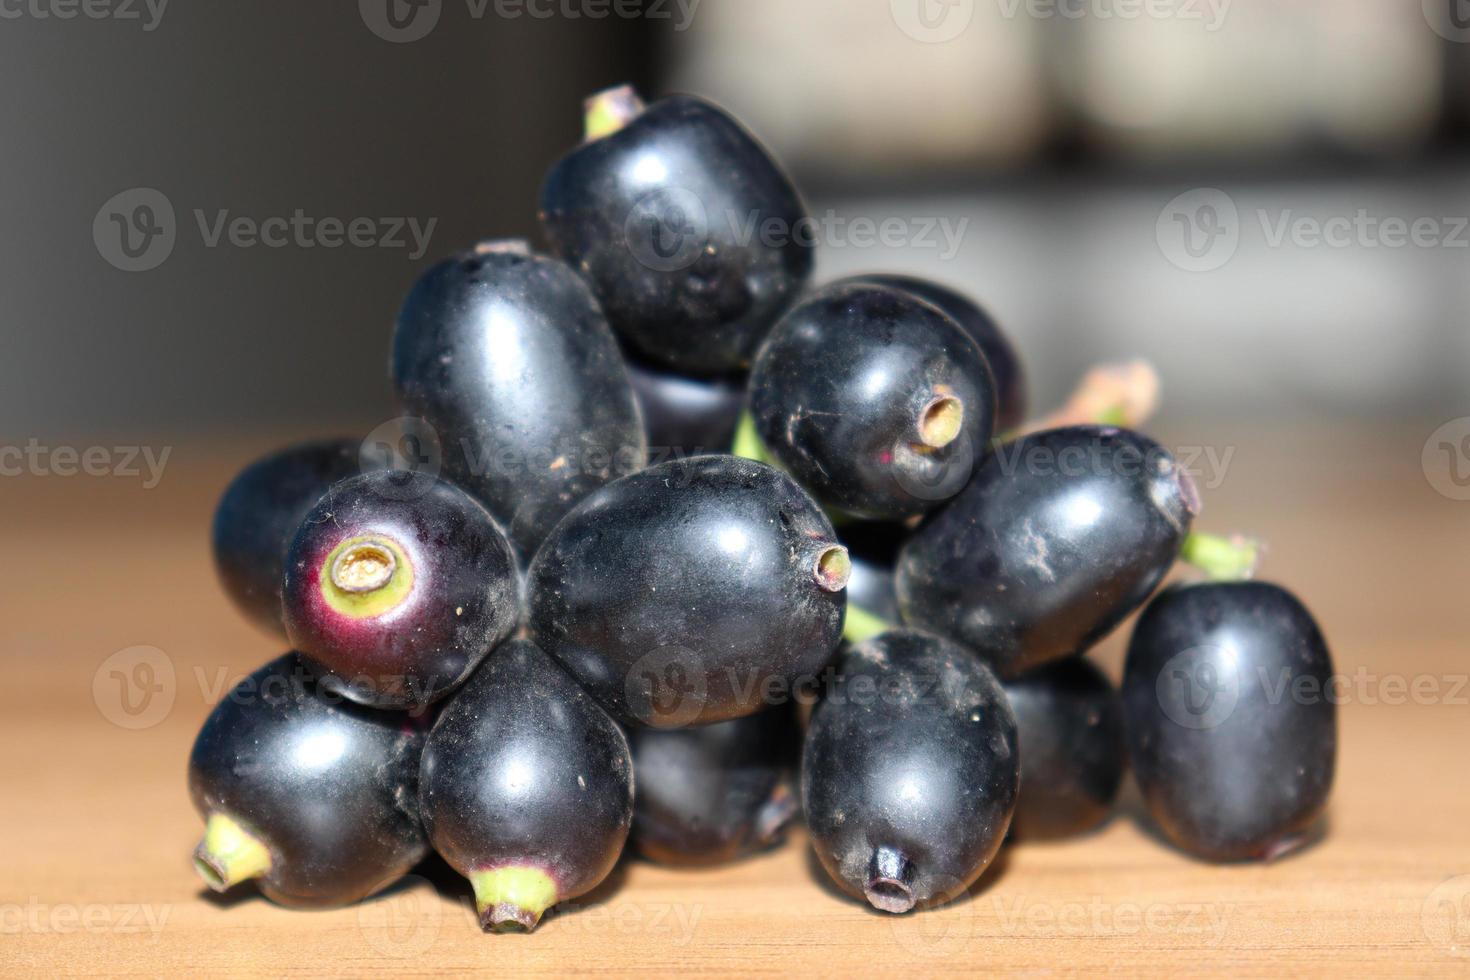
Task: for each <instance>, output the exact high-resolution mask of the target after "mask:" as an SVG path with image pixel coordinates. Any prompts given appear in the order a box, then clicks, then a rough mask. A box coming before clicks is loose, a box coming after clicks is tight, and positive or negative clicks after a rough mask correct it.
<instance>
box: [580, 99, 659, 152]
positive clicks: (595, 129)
mask: <svg viewBox="0 0 1470 980" xmlns="http://www.w3.org/2000/svg"><path fill="white" fill-rule="evenodd" d="M645 108H647V106H645V105H644V103H643V100H642V99H641V98H639V97H638V93H637V91H635V90H634V88H633V86H631V85H619V86H617V87H616V88H610V89H604V90H603V91H601V92H598V93H597V94H596V95H593V96H592V97H591V98H589V99H588V100H587V101H586V103H585V105H584V114H583V122H584V125H585V132H586V140H587V142H588V143H591V142H593V141H595V140H600V139H603V138H604V137H607V136H611V135H612V134H613V133H616V132H617V131H618V130H620V129H622V128H623V127H624V126H627V125H628V123H630V122H632V121H633V120H634V119H637V118H638V117H639V116H641V115H643V110H644V109H645Z"/></svg>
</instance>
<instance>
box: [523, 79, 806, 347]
mask: <svg viewBox="0 0 1470 980" xmlns="http://www.w3.org/2000/svg"><path fill="white" fill-rule="evenodd" d="M588 110H589V114H588V139H587V142H585V143H584V144H583V145H582V146H581V147H580V148H578V149H577V150H574V151H573V152H572V153H571V154H569V155H568V156H566V157H565V158H563V159H562V160H561V161H560V162H558V163H557V164H556V166H555V167H553V168H552V170H551V173H550V175H548V177H547V179H546V185H545V187H544V188H543V189H542V192H541V220H542V222H543V224H544V225H545V228H546V233H547V235H548V237H549V238H550V240H551V242H552V244H553V247H554V250H555V251H556V253H557V254H558V255H560V256H561V257H562V258H564V259H565V260H566V261H567V262H569V263H571V264H572V265H574V266H576V267H577V268H579V269H581V270H582V272H583V273H585V274H586V276H587V277H588V279H589V280H590V281H591V283H592V287H593V289H594V290H595V291H596V293H597V297H598V299H599V300H601V301H602V306H603V308H604V309H605V310H606V311H607V315H608V319H609V320H611V321H612V324H613V326H614V327H615V328H616V329H617V330H618V332H619V333H621V334H622V335H623V337H625V338H626V339H627V340H628V342H629V343H630V344H632V345H633V347H635V348H636V349H637V350H638V351H639V352H640V353H641V354H643V355H644V356H646V357H649V358H651V359H653V360H654V361H656V362H657V363H659V364H663V365H666V366H668V367H670V368H674V369H676V370H679V371H682V372H688V373H693V374H723V373H727V372H731V371H739V370H743V369H744V368H746V367H748V366H749V364H750V359H751V357H752V356H753V355H754V354H755V349H756V347H757V345H759V344H760V342H761V338H762V337H764V336H765V334H766V331H767V330H769V329H770V327H771V324H773V323H775V322H776V319H777V318H778V317H780V315H781V314H782V313H783V312H784V311H785V310H786V308H787V307H788V306H790V305H791V303H792V301H793V300H794V299H795V298H796V295H797V294H798V293H799V292H800V290H801V289H802V286H803V284H804V283H805V282H806V280H807V278H808V277H809V276H810V274H811V269H812V255H813V250H814V249H813V246H814V244H815V242H814V240H813V239H814V236H813V235H812V230H811V228H810V227H808V219H807V216H806V212H805V210H804V209H803V207H802V203H801V200H800V199H799V198H798V197H797V194H796V191H795V189H794V188H793V187H792V186H791V182H790V181H789V180H788V179H787V178H786V175H785V174H783V173H782V172H781V170H780V168H779V167H778V166H777V165H776V164H775V162H774V161H772V160H771V158H770V157H769V156H768V155H767V154H766V151H765V150H764V149H762V148H761V146H760V145H759V144H758V143H756V141H755V140H754V139H752V138H751V136H750V135H749V134H748V133H747V132H746V131H745V130H744V129H742V128H741V127H740V125H739V124H738V123H737V122H735V120H734V119H732V118H730V116H728V115H727V114H725V113H724V112H723V111H721V110H720V109H718V108H716V107H715V106H713V105H710V104H709V103H708V102H705V101H704V100H702V99H697V98H693V97H692V96H686V95H678V96H673V97H670V98H667V99H663V100H661V101H658V102H655V103H653V104H652V105H649V106H646V107H645V106H644V105H643V104H642V103H641V102H640V101H639V100H638V97H637V96H636V95H635V94H633V93H632V91H631V90H630V89H615V90H612V91H610V92H605V93H602V94H601V95H598V96H594V97H593V98H592V99H590V100H589V101H588Z"/></svg>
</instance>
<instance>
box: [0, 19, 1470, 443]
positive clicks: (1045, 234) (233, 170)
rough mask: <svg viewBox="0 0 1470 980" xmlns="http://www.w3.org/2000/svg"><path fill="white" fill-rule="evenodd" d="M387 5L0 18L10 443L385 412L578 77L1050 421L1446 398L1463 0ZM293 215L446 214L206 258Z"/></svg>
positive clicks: (1292, 411)
mask: <svg viewBox="0 0 1470 980" xmlns="http://www.w3.org/2000/svg"><path fill="white" fill-rule="evenodd" d="M374 2H377V3H379V4H380V5H381V4H382V3H388V4H396V5H403V4H405V2H406V0H362V2H361V3H360V4H358V5H357V8H358V9H356V10H354V9H352V8H353V5H351V4H343V5H330V6H331V8H332V9H328V5H306V4H288V3H283V2H275V3H264V4H259V5H256V4H252V5H248V6H239V7H229V6H226V5H191V6H190V7H185V6H183V5H180V6H179V7H178V8H172V7H168V8H167V9H166V10H165V11H164V12H163V14H162V16H161V17H160V18H158V22H157V23H156V24H155V27H154V29H152V30H148V29H145V27H144V26H143V25H133V24H127V23H123V22H115V21H103V20H96V21H90V22H89V21H85V20H83V19H78V20H61V19H57V18H55V17H41V16H36V15H35V14H34V10H32V14H31V15H29V16H24V17H20V18H7V19H6V20H5V21H3V22H0V81H3V82H4V85H5V90H6V91H7V92H8V93H9V97H8V98H7V99H6V100H0V127H3V132H4V133H5V134H6V136H5V142H4V146H5V149H4V151H3V153H0V178H3V181H0V186H3V188H4V189H3V190H0V209H3V210H0V214H3V216H4V220H5V228H6V231H5V233H4V234H3V236H0V268H3V269H4V270H5V271H4V273H3V275H4V280H5V288H4V290H3V293H0V313H3V315H4V321H3V322H4V324H5V331H6V340H7V344H6V350H5V355H4V356H3V357H0V435H3V436H5V437H6V438H7V439H16V438H20V437H31V436H36V435H40V436H43V437H44V436H48V435H70V434H74V433H77V432H92V431H97V432H101V431H106V432H146V433H149V434H150V435H151V434H153V433H158V434H159V435H163V436H169V437H172V436H174V435H175V434H177V435H179V436H180V437H183V436H184V435H186V434H189V433H197V432H201V431H202V432H205V433H209V432H217V431H236V430H241V429H251V430H256V429H271V430H276V431H288V432H307V431H311V432H315V431H325V430H330V429H333V428H339V427H342V426H345V425H359V424H361V423H372V422H376V421H380V420H381V419H383V418H387V417H390V415H389V414H388V413H391V412H392V406H391V403H390V401H389V398H388V387H387V382H386V378H385V371H384V365H385V361H386V345H387V339H388V334H389V330H390V325H391V321H392V318H393V316H394V314H395V312H396V310H397V306H398V303H399V301H400V300H401V297H402V295H403V293H404V292H405V291H406V290H407V288H408V286H409V285H410V284H411V282H412V281H413V278H414V276H415V275H416V274H417V272H418V271H420V270H421V269H422V268H423V267H424V266H425V265H426V264H427V263H428V262H430V261H432V260H433V259H434V258H435V257H436V256H437V255H441V254H444V253H447V252H450V251H453V250H455V249H457V248H460V247H463V246H465V245H467V244H469V243H471V242H473V241H475V240H477V239H481V238H487V237H506V236H515V235H522V236H532V237H535V236H536V233H537V230H536V225H535V208H536V194H537V190H538V188H539V183H540V179H541V175H542V174H543V173H544V172H545V170H546V168H547V167H548V166H549V165H550V164H551V162H552V161H553V160H554V159H555V158H556V157H557V156H559V155H560V154H561V153H562V152H564V151H565V150H566V149H567V148H569V147H570V145H571V144H572V143H574V142H575V140H576V139H577V138H578V130H579V112H580V99H581V97H582V96H583V95H585V94H587V93H589V92H591V91H593V90H596V89H598V88H602V87H605V86H607V85H611V84H615V83H617V82H621V81H625V80H631V81H633V82H635V83H636V84H638V85H639V86H640V87H641V88H642V89H644V90H645V91H646V92H648V93H650V94H652V95H655V96H656V95H658V94H662V93H665V92H669V91H690V92H695V93H698V94H701V95H704V96H707V97H708V98H710V99H712V100H714V101H716V102H718V103H720V104H722V105H724V106H726V107H727V108H729V109H730V110H732V111H733V112H734V113H736V114H737V115H738V116H739V117H740V118H741V119H742V120H743V121H744V122H745V123H746V125H747V126H748V127H749V128H750V129H752V130H753V131H754V132H755V133H756V134H757V135H758V136H759V137H760V138H761V139H762V140H763V141H765V142H766V143H767V144H768V145H769V146H770V147H772V148H773V150H774V151H775V152H776V154H777V156H778V157H779V158H780V159H781V160H782V161H783V162H785V163H786V164H787V166H788V167H789V168H790V169H791V170H792V171H793V173H794V174H795V175H796V177H797V178H798V181H799V183H800V184H801V186H802V187H803V189H804V191H805V194H806V197H807V203H808V205H809V207H810V210H811V213H812V215H813V216H814V218H815V219H816V221H817V225H818V227H819V228H820V236H819V240H820V242H821V257H820V265H819V276H820V278H821V279H829V278H835V277H837V276H841V275H844V274H847V273H850V272H858V271H867V270H894V271H900V272H908V273H913V274H918V275H926V276H931V277H933V278H935V279H939V280H942V281H944V282H947V283H950V284H953V285H956V286H959V287H962V288H964V289H965V290H967V291H969V292H971V293H972V294H973V295H974V296H976V297H977V298H978V299H980V300H981V301H982V302H984V303H985V304H986V305H987V306H988V307H989V308H990V309H991V310H992V312H994V313H995V314H996V316H997V317H998V318H999V320H1000V321H1001V322H1002V324H1003V325H1004V326H1005V327H1006V328H1007V329H1008V330H1009V331H1010V332H1011V333H1012V334H1013V336H1014V337H1015V338H1016V340H1017V342H1018V344H1019V346H1020V347H1021V348H1022V351H1023V354H1024V356H1025V358H1026V360H1027V362H1028V366H1029V368H1030V371H1031V373H1032V375H1033V379H1034V391H1035V393H1036V396H1037V400H1038V401H1039V402H1041V403H1043V404H1044V403H1048V402H1055V401H1058V400H1060V399H1061V398H1062V397H1064V395H1065V393H1066V392H1067V390H1068V388H1069V387H1070V385H1071V384H1072V383H1073V381H1074V380H1075V379H1076V378H1077V377H1078V376H1079V375H1080V374H1081V373H1082V372H1083V371H1084V370H1085V369H1086V368H1087V367H1088V366H1089V365H1090V364H1092V363H1094V362H1097V361H1101V360H1116V359H1122V358H1131V357H1135V356H1145V357H1148V358H1150V359H1152V360H1153V361H1154V362H1155V363H1156V364H1157V365H1158V367H1159V369H1160V371H1161V373H1162V375H1163V378H1164V383H1165V406H1166V411H1167V412H1169V413H1170V414H1171V415H1172V416H1174V417H1175V418H1182V419H1189V418H1197V417H1207V418H1221V419H1232V418H1237V417H1249V418H1255V419H1264V420H1266V421H1268V422H1270V421H1275V420H1281V419H1293V418H1301V419H1317V420H1326V421H1328V422H1333V421H1347V422H1351V421H1353V420H1360V419H1369V418H1382V419H1399V420H1402V419H1412V420H1432V421H1434V422H1435V424H1437V423H1438V422H1439V421H1443V420H1444V419H1445V418H1449V417H1451V416H1454V415H1460V414H1463V413H1464V408H1463V405H1464V404H1465V394H1466V389H1467V382H1470V331H1467V329H1466V324H1467V323H1470V276H1467V274H1466V273H1467V259H1470V227H1467V226H1470V170H1467V168H1466V166H1465V164H1466V162H1467V159H1470V154H1467V150H1470V44H1467V42H1470V3H1466V2H1465V0H1443V2H1441V0H1423V2H1422V3H1421V2H1418V0H1399V2H1393V3H1389V2H1384V0H420V3H419V4H418V6H424V3H427V4H428V6H429V7H430V8H432V9H433V10H434V11H436V12H437V13H436V16H437V20H436V21H435V24H434V26H433V27H432V29H431V30H430V31H428V32H427V33H425V34H423V35H422V36H415V37H412V38H404V37H402V36H400V37H396V38H385V37H384V36H383V35H382V32H381V31H380V30H378V29H375V26H374V25H375V21H374V16H375V15H372V14H371V9H370V8H371V5H372V4H373V3H374ZM17 9H21V8H17ZM25 9H32V8H25ZM404 9H406V10H408V11H409V12H410V13H412V12H413V10H415V9H416V7H415V6H413V5H407V6H405V8H404ZM144 16H145V18H146V16H147V15H146V14H145V15H144ZM135 187H151V188H157V189H158V190H160V191H161V192H163V193H164V194H165V195H167V197H168V198H169V199H170V201H171V202H172V204H173V206H174V208H175V210H176V211H177V213H178V217H179V240H178V243H177V245H176V247H175V249H174V252H173V254H172V255H171V256H170V258H169V259H168V261H167V262H165V263H164V264H163V265H161V266H160V267H158V268H156V269H154V270H152V271H148V272H140V273H129V272H124V271H120V270H118V269H117V268H114V267H113V266H112V265H109V264H108V263H107V262H106V261H104V260H103V258H101V257H99V254H98V251H97V248H96V247H95V246H94V243H93V237H92V224H93V220H94V217H95V215H96V213H97V211H98V208H99V207H100V206H101V205H102V204H103V203H104V202H105V201H106V200H108V199H109V197H110V196H112V195H113V194H115V193H117V192H119V191H123V190H125V189H128V188H135ZM297 210H301V211H304V212H305V213H307V214H308V215H312V216H316V217H321V216H337V217H340V218H343V219H344V220H350V219H352V218H354V217H357V216H368V217H372V218H374V219H378V218H386V217H388V216H398V217H403V216H415V217H417V218H418V220H419V221H420V222H421V223H425V224H426V223H427V222H428V221H430V220H431V219H432V220H433V222H434V225H433V232H432V237H431V238H430V240H429V241H428V243H427V248H426V250H425V253H424V254H423V255H411V254H410V252H411V251H412V249H411V248H386V247H385V248H348V247H343V248H336V249H323V248H302V247H294V246H287V247H284V248H265V247H254V248H248V247H247V248H238V247H230V246H228V245H219V244H217V243H216V244H213V245H212V244H210V242H209V240H208V235H207V230H208V227H209V226H210V223H211V222H215V221H216V220H218V219H219V217H220V215H221V213H222V212H223V213H224V214H225V218H226V220H228V219H231V218H233V217H236V216H241V215H244V216H248V217H251V218H253V219H255V220H259V219H261V218H263V217H265V216H270V215H290V214H292V213H294V212H295V211H297ZM196 215H197V216H198V217H196ZM1430 428H1433V426H1432V425H1431V426H1430ZM1426 431H1427V430H1426Z"/></svg>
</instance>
